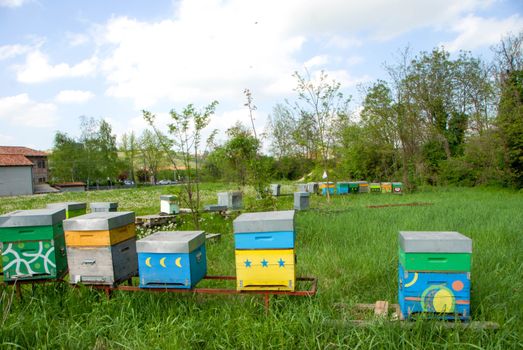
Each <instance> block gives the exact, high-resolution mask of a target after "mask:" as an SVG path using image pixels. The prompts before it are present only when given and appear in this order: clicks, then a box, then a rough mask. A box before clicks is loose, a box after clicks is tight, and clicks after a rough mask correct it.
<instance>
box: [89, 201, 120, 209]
mask: <svg viewBox="0 0 523 350" xmlns="http://www.w3.org/2000/svg"><path fill="white" fill-rule="evenodd" d="M89 206H90V207H91V208H109V209H117V208H118V202H94V203H91V204H89Z"/></svg>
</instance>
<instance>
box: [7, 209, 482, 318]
mask: <svg viewBox="0 0 523 350" xmlns="http://www.w3.org/2000/svg"><path fill="white" fill-rule="evenodd" d="M65 217H66V213H65V210H64V209H36V210H22V211H16V212H13V213H10V214H6V215H2V216H0V243H1V245H2V247H3V252H2V261H3V263H4V280H5V281H7V282H10V281H11V282H12V281H16V280H38V279H53V278H57V277H62V276H63V275H64V274H65V273H66V271H67V269H68V268H69V275H70V282H71V283H83V284H106V285H107V284H108V285H112V284H117V283H119V282H120V281H123V280H125V279H128V278H130V277H132V276H135V275H136V273H137V272H138V271H139V276H140V286H141V287H143V288H192V287H194V286H195V285H196V283H198V282H199V281H200V280H201V279H202V278H203V277H204V276H205V275H206V272H207V264H206V261H207V259H206V252H205V235H204V232H202V231H179V232H157V233H155V234H153V235H151V236H148V237H146V238H144V239H141V240H139V241H136V236H135V234H134V213H132V212H94V213H90V214H87V215H81V216H77V217H74V218H70V219H67V220H65V221H64V219H65ZM233 227H234V239H235V257H236V271H237V272H236V273H237V279H236V281H237V289H238V290H260V289H261V290H290V291H292V290H294V288H295V281H296V279H295V229H294V211H281V212H268V213H247V214H243V215H240V216H239V217H238V218H237V219H236V220H235V221H234V223H233ZM64 231H65V232H64ZM471 253H472V241H471V240H470V239H469V238H467V237H465V236H463V235H461V234H459V233H457V232H400V234H399V267H398V277H399V278H398V281H399V288H398V299H399V305H400V309H401V312H402V315H403V316H404V317H410V316H411V315H413V314H418V313H423V314H426V315H429V316H432V315H438V316H442V315H443V317H444V318H448V319H451V318H453V317H456V316H457V317H459V318H461V319H468V318H470V271H471Z"/></svg>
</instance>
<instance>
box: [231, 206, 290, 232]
mask: <svg viewBox="0 0 523 350" xmlns="http://www.w3.org/2000/svg"><path fill="white" fill-rule="evenodd" d="M233 228H234V232H235V233H249V232H277V231H294V210H283V211H268V212H260V213H245V214H242V215H240V216H238V217H237V218H236V220H234V221H233Z"/></svg>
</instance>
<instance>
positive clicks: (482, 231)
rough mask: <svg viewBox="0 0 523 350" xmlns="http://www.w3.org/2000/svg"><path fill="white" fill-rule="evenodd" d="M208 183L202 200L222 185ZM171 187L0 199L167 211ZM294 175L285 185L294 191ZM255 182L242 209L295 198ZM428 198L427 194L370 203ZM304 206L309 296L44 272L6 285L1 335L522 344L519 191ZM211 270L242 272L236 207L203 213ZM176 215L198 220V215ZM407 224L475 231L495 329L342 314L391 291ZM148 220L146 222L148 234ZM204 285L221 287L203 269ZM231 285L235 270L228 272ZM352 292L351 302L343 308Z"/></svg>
mask: <svg viewBox="0 0 523 350" xmlns="http://www.w3.org/2000/svg"><path fill="white" fill-rule="evenodd" d="M225 189H233V186H227V185H217V184H204V185H203V192H202V193H203V201H204V203H205V204H210V203H215V202H216V201H217V197H216V192H217V191H218V190H225ZM178 190H179V189H178V188H177V187H176V186H167V187H150V188H142V189H140V188H138V189H128V190H113V191H99V192H87V193H67V194H52V195H42V196H31V197H11V198H1V199H0V213H6V212H9V211H12V210H15V209H26V208H40V207H44V206H45V204H46V203H50V202H60V201H69V200H80V201H87V202H94V201H117V202H119V210H132V211H135V212H136V213H137V215H143V214H153V213H157V212H158V211H159V195H160V194H170V193H176V192H177V191H178ZM292 190H293V186H291V185H284V186H283V192H284V193H291V192H292ZM253 194H254V193H253V192H252V191H249V190H248V191H247V193H246V198H245V199H244V203H245V206H246V211H252V210H262V209H266V210H272V209H291V208H292V197H290V196H284V197H279V198H277V199H275V200H268V201H263V202H260V201H256V200H255V199H254V196H253ZM411 202H429V203H432V205H430V206H418V207H389V208H380V209H371V208H367V206H368V205H381V204H395V203H411ZM311 207H312V209H311V210H309V211H306V212H298V213H297V216H296V232H297V248H296V252H297V255H298V264H297V273H298V275H301V276H304V275H311V276H317V277H318V278H319V291H318V294H317V295H316V296H315V297H311V298H297V297H277V298H275V297H273V298H272V299H271V309H270V313H269V314H268V315H266V314H265V312H264V307H263V303H262V299H261V298H260V297H258V296H249V295H246V296H215V295H211V296H209V295H207V296H206V295H176V294H157V293H154V294H153V293H150V294H149V293H124V292H117V293H115V295H114V296H113V298H111V299H109V300H108V299H106V298H105V295H104V294H103V293H101V292H98V291H93V290H90V289H88V288H79V289H73V288H69V287H68V286H66V285H62V286H60V285H41V286H37V287H36V288H34V289H31V288H30V287H29V286H28V287H26V289H24V298H23V300H21V301H19V300H17V299H16V298H13V291H12V288H5V287H0V310H1V315H0V348H11V347H12V348H48V349H57V348H64V349H76V348H94V349H106V348H122V349H182V348H183V349H185V348H187V349H189V348H218V349H238V348H264V349H267V348H278V349H279V348H288V349H305V348H318V349H330V348H332V349H334V348H350V349H370V348H397V349H427V348H429V349H430V348H463V349H468V348H472V349H482V348H485V349H521V348H523V340H522V334H523V193H522V192H521V191H520V192H513V191H508V190H501V189H484V188H475V189H474V188H426V189H424V190H423V191H420V192H418V193H414V194H405V195H402V196H396V195H385V194H379V195H372V194H368V195H355V196H354V195H349V196H343V197H338V196H335V197H333V199H332V202H331V203H330V204H329V203H327V202H326V200H325V198H323V197H317V196H314V197H312V198H311ZM201 226H202V229H204V230H206V231H207V232H220V233H222V238H221V240H219V241H217V242H212V243H208V245H207V260H208V271H209V274H211V275H218V274H220V275H223V274H230V275H234V241H233V235H232V218H229V219H224V218H222V217H221V216H219V215H214V214H205V215H204V216H203V218H202V222H201ZM170 228H175V229H191V228H192V225H191V223H190V222H180V223H178V224H176V225H175V226H172V227H170ZM399 230H452V231H459V232H461V233H463V234H465V235H467V236H469V237H471V238H472V239H473V259H472V301H471V307H472V316H473V319H474V320H479V321H494V322H498V323H499V324H500V328H499V329H498V330H495V331H493V330H479V331H478V330H464V329H446V328H444V327H442V326H441V324H439V323H437V322H431V321H417V322H415V323H414V324H413V327H412V328H411V329H406V328H402V327H401V326H399V325H398V324H392V325H391V324H387V323H377V324H376V325H375V326H373V327H370V328H366V329H359V328H354V327H351V326H348V325H345V324H344V323H343V322H333V320H341V321H343V320H346V319H351V318H353V315H351V314H350V312H349V311H347V308H350V306H351V305H353V304H355V303H374V302H375V301H376V300H389V301H390V302H396V300H397V289H398V288H397V276H396V275H397V264H398V258H397V249H398V243H397V234H398V231H399ZM150 232H151V231H150V230H149V231H146V232H141V233H140V234H141V235H143V234H149V233H150ZM198 286H199V287H200V286H223V284H219V283H218V282H213V281H203V282H202V283H201V284H199V285H198ZM227 286H230V287H231V288H233V287H234V283H231V284H227ZM340 304H344V305H346V306H347V308H340V307H339V305H340Z"/></svg>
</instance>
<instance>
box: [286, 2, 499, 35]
mask: <svg viewBox="0 0 523 350" xmlns="http://www.w3.org/2000/svg"><path fill="white" fill-rule="evenodd" d="M492 1H494V0H462V1H455V0H439V1H419V0H367V1H347V0H324V1H299V0H294V1H285V2H284V3H285V5H283V6H281V7H279V8H278V11H279V12H280V9H281V11H283V12H284V13H285V14H286V15H287V18H288V19H290V20H289V21H288V29H289V31H290V32H291V33H306V34H309V35H314V34H318V33H325V34H329V33H330V34H332V35H334V36H336V35H337V36H340V33H342V34H343V35H342V37H348V38H351V37H353V36H354V35H355V34H359V33H368V34H370V36H371V37H374V38H376V39H381V40H386V39H390V38H393V37H395V36H397V35H400V34H402V33H405V32H407V31H410V30H412V29H416V28H427V27H428V28H430V27H438V28H444V27H446V26H447V25H448V24H449V23H452V22H453V21H455V20H456V19H457V18H459V17H460V16H462V15H463V14H465V13H469V12H470V11H473V10H476V9H479V8H485V7H488V6H489V5H490V4H491V3H492ZM335 43H336V40H334V42H333V43H332V44H335ZM340 43H341V44H343V43H342V42H340ZM348 43H350V41H349V42H348Z"/></svg>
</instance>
